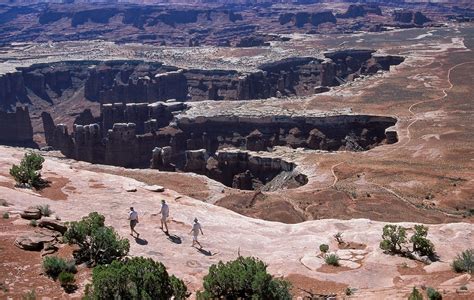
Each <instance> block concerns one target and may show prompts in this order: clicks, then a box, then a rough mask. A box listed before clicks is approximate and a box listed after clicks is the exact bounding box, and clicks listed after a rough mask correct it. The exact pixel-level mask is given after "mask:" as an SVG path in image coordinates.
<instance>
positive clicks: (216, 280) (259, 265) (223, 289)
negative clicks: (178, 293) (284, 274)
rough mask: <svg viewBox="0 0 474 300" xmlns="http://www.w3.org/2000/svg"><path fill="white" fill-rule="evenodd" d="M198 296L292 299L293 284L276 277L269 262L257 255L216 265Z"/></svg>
mask: <svg viewBox="0 0 474 300" xmlns="http://www.w3.org/2000/svg"><path fill="white" fill-rule="evenodd" d="M203 287H204V291H202V292H199V293H198V295H197V298H198V299H262V300H266V299H272V300H273V299H275V300H276V299H285V300H286V299H288V300H290V299H291V295H290V291H289V290H290V284H289V283H288V282H287V281H284V280H279V279H274V278H273V277H272V276H271V275H270V274H268V273H267V266H266V265H265V263H263V262H262V261H260V260H259V259H256V258H253V257H239V258H237V259H236V260H234V261H230V262H227V263H223V262H222V261H220V262H219V263H218V264H215V265H212V266H211V267H210V268H209V274H208V275H206V276H205V277H204V283H203Z"/></svg>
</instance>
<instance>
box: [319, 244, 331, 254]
mask: <svg viewBox="0 0 474 300" xmlns="http://www.w3.org/2000/svg"><path fill="white" fill-rule="evenodd" d="M319 251H321V252H322V253H323V254H326V253H327V252H328V251H329V246H328V245H326V244H321V245H319Z"/></svg>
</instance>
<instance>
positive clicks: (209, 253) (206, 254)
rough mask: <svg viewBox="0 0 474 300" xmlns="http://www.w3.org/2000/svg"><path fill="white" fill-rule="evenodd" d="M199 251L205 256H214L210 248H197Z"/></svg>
mask: <svg viewBox="0 0 474 300" xmlns="http://www.w3.org/2000/svg"><path fill="white" fill-rule="evenodd" d="M196 249H197V251H199V252H200V253H201V254H204V255H205V256H212V252H211V251H210V250H204V249H202V248H196Z"/></svg>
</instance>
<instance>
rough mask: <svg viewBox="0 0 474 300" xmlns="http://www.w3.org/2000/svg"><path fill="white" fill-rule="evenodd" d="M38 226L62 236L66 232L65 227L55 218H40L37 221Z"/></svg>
mask: <svg viewBox="0 0 474 300" xmlns="http://www.w3.org/2000/svg"><path fill="white" fill-rule="evenodd" d="M38 226H39V227H44V228H47V229H51V230H54V231H58V232H60V233H61V234H64V233H65V232H66V231H67V227H66V225H64V224H63V223H62V222H59V221H58V220H56V219H55V218H42V219H41V220H40V221H39V223H38Z"/></svg>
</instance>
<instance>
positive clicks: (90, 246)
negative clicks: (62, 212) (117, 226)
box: [64, 212, 130, 265]
mask: <svg viewBox="0 0 474 300" xmlns="http://www.w3.org/2000/svg"><path fill="white" fill-rule="evenodd" d="M104 221H105V217H104V216H102V215H100V214H99V213H97V212H92V213H90V214H89V215H88V216H87V217H84V218H82V220H80V221H77V222H71V223H69V224H68V230H67V231H66V233H65V234H64V240H65V241H66V242H67V243H69V244H77V245H78V246H79V250H78V251H76V252H75V253H74V255H75V258H76V259H77V260H78V261H80V262H87V263H89V264H90V265H97V264H109V263H111V262H112V261H114V260H119V259H121V258H122V257H124V256H126V255H127V254H128V251H129V249H130V244H129V242H128V240H127V239H121V238H120V237H119V235H118V234H117V233H116V232H115V230H114V229H113V228H112V227H106V226H105V225H104Z"/></svg>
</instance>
